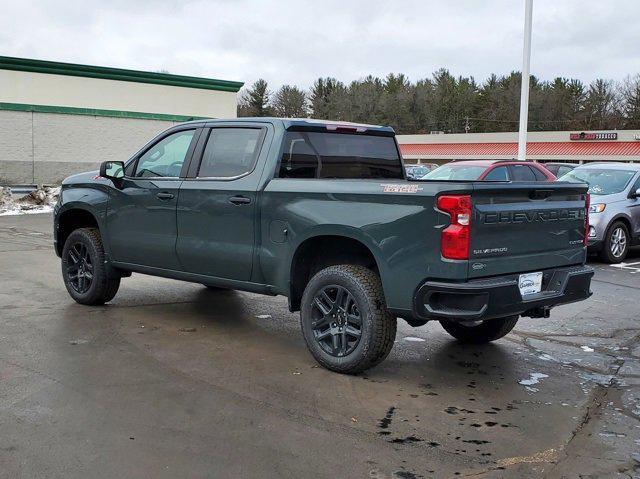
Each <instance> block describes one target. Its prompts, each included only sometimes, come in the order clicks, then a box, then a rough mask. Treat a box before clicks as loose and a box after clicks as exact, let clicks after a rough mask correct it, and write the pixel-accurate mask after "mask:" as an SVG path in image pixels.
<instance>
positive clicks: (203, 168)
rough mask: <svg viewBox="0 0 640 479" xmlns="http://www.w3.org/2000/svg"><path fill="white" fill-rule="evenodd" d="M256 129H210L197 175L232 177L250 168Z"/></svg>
mask: <svg viewBox="0 0 640 479" xmlns="http://www.w3.org/2000/svg"><path fill="white" fill-rule="evenodd" d="M261 138H262V130H261V129H259V128H212V129H211V133H209V139H208V140H207V145H206V146H205V149H204V153H203V155H202V162H201V163H200V170H199V171H198V177H200V178H205V177H208V178H211V177H213V178H233V177H236V176H241V175H244V174H245V173H249V172H250V171H251V170H253V165H254V164H255V161H256V158H257V156H258V153H259V151H260V144H261V141H260V139H261Z"/></svg>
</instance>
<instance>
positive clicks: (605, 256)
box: [599, 221, 631, 264]
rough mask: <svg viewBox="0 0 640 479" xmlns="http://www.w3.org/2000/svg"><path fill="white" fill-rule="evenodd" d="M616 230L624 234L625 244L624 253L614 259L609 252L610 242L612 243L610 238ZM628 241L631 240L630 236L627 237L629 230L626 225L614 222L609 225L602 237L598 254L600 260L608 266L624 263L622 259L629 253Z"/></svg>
mask: <svg viewBox="0 0 640 479" xmlns="http://www.w3.org/2000/svg"><path fill="white" fill-rule="evenodd" d="M618 228H620V229H622V231H623V232H624V235H625V238H626V240H625V241H626V243H625V246H624V251H623V252H622V254H621V255H620V256H617V257H616V256H614V254H613V252H612V251H611V241H612V238H611V237H612V236H613V234H614V232H615V231H616V230H617V229H618ZM630 239H631V236H630V235H629V228H627V225H625V224H624V223H623V222H622V221H614V222H613V223H612V224H611V226H609V228H608V229H607V232H606V234H605V235H604V241H603V245H602V250H601V251H600V254H599V256H600V260H601V261H604V262H605V263H609V264H615V263H621V262H622V261H624V259H625V258H626V257H627V253H628V252H629V241H630Z"/></svg>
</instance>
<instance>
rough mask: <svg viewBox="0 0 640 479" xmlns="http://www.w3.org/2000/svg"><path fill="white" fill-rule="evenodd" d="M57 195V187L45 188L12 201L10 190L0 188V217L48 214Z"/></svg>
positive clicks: (58, 192) (58, 191)
mask: <svg viewBox="0 0 640 479" xmlns="http://www.w3.org/2000/svg"><path fill="white" fill-rule="evenodd" d="M59 195H60V188H59V187H57V188H52V187H49V186H45V187H43V188H39V189H37V190H34V191H32V192H31V193H29V194H26V195H24V196H22V197H20V198H18V199H14V198H13V195H12V193H11V188H1V187H0V216H15V215H23V214H27V215H28V214H38V213H50V212H51V211H53V205H55V203H56V201H58V196H59Z"/></svg>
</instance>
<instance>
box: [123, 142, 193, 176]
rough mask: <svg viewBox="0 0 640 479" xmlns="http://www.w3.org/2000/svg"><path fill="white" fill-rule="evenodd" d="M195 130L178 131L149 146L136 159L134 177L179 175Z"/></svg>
mask: <svg viewBox="0 0 640 479" xmlns="http://www.w3.org/2000/svg"><path fill="white" fill-rule="evenodd" d="M194 132H195V130H186V131H178V132H176V133H173V134H171V135H169V136H167V137H165V138H163V139H162V140H160V141H159V142H158V143H156V144H155V145H153V146H152V147H151V148H149V149H148V150H147V151H146V152H145V153H144V154H143V155H142V156H141V157H140V159H139V160H138V164H137V167H136V173H135V175H134V176H135V177H136V178H158V177H169V178H176V177H178V176H180V171H181V170H182V164H183V163H184V160H185V157H186V156H187V151H188V150H189V145H191V140H192V139H193V134H194Z"/></svg>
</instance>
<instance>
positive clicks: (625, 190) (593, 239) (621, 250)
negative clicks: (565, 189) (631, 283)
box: [558, 163, 640, 263]
mask: <svg viewBox="0 0 640 479" xmlns="http://www.w3.org/2000/svg"><path fill="white" fill-rule="evenodd" d="M558 181H570V182H575V183H587V184H588V185H589V193H591V205H590V207H589V245H588V248H589V251H591V252H597V253H598V254H599V256H600V258H601V259H602V260H603V261H605V262H607V263H620V262H621V261H624V259H625V258H626V256H627V253H628V252H629V247H630V246H633V245H638V244H640V165H639V164H634V163H604V164H603V163H597V164H591V165H582V166H579V167H577V168H575V169H574V170H572V171H570V172H569V173H567V174H565V175H564V176H562V177H560V178H559V179H558Z"/></svg>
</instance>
